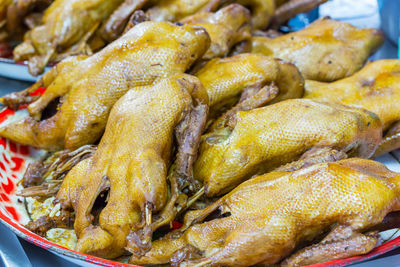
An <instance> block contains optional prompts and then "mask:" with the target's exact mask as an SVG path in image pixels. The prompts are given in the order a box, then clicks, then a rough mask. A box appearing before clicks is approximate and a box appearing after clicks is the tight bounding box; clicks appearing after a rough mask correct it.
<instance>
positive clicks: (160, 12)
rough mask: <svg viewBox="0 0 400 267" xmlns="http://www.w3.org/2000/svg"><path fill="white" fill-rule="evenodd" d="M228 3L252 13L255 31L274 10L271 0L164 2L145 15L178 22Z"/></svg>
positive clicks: (265, 23) (263, 25) (261, 27)
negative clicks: (239, 5) (235, 4)
mask: <svg viewBox="0 0 400 267" xmlns="http://www.w3.org/2000/svg"><path fill="white" fill-rule="evenodd" d="M229 3H237V4H241V5H243V6H245V7H247V8H249V9H250V10H251V11H252V25H253V27H254V28H255V29H263V28H265V27H266V26H267V25H268V23H269V20H270V19H271V17H272V15H273V13H274V10H275V3H274V1H273V0H228V1H226V0H216V1H215V0H197V1H186V0H166V1H161V2H160V3H159V4H158V5H156V6H154V7H152V8H150V9H149V10H147V12H146V14H147V15H148V16H149V17H150V19H151V20H155V21H163V20H168V21H179V20H181V19H183V18H184V17H187V16H190V15H193V14H195V13H198V12H202V11H205V12H213V11H216V10H218V9H219V8H221V6H223V5H224V4H229Z"/></svg>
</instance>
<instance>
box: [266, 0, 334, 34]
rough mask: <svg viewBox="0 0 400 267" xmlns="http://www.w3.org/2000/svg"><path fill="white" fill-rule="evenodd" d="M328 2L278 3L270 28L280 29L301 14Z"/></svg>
mask: <svg viewBox="0 0 400 267" xmlns="http://www.w3.org/2000/svg"><path fill="white" fill-rule="evenodd" d="M327 1H328V0H290V1H288V2H287V3H281V5H280V3H279V2H282V1H276V2H277V3H276V4H277V5H279V6H277V9H276V11H275V14H274V17H273V18H272V19H271V23H270V27H271V28H278V27H279V26H280V25H282V24H283V23H285V22H286V21H288V20H289V19H291V18H293V17H295V16H296V15H297V14H300V13H307V12H309V11H311V10H313V9H314V8H316V7H318V6H319V5H321V4H323V3H325V2H327Z"/></svg>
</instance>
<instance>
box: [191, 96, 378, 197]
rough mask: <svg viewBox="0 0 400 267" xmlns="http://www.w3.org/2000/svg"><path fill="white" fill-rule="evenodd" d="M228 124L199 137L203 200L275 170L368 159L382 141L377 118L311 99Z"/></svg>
mask: <svg viewBox="0 0 400 267" xmlns="http://www.w3.org/2000/svg"><path fill="white" fill-rule="evenodd" d="M231 119H232V120H233V121H234V122H233V123H229V122H228V123H227V126H223V127H220V128H216V129H214V130H213V131H211V132H209V133H207V134H205V135H204V136H203V138H202V139H203V141H202V144H201V145H200V151H199V157H198V159H197V161H196V162H195V165H194V177H195V179H197V180H199V181H200V182H202V183H203V184H204V192H205V194H206V195H207V196H208V197H213V196H217V195H221V194H223V193H227V192H229V191H230V190H231V189H233V188H234V187H235V186H237V185H238V184H239V183H241V182H243V181H245V180H247V179H249V178H251V177H252V176H254V175H259V174H264V173H266V172H269V171H272V170H274V169H276V168H278V167H280V168H279V170H281V171H283V170H295V169H298V168H301V167H304V166H307V165H309V164H314V163H318V162H323V161H326V160H337V159H341V158H344V157H346V156H347V155H348V156H351V157H362V158H369V157H371V156H372V154H373V153H374V152H375V150H376V147H377V145H378V144H379V143H380V141H381V139H382V125H381V122H380V120H379V118H378V116H377V115H376V114H374V113H372V112H369V111H367V110H364V109H359V108H354V107H347V106H344V105H340V104H336V103H324V102H319V101H313V100H310V99H290V100H285V101H282V102H279V103H276V104H273V105H270V106H266V107H262V108H257V109H253V110H250V111H239V112H237V113H236V114H235V116H233V117H232V118H231ZM288 163H289V164H288ZM285 164H288V165H285ZM282 165H284V166H282Z"/></svg>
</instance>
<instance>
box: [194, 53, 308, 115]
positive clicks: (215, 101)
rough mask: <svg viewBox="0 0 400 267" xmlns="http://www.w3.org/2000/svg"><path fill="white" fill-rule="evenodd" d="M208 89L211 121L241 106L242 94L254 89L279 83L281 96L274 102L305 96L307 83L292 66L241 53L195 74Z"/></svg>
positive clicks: (259, 55) (207, 66) (260, 56)
mask: <svg viewBox="0 0 400 267" xmlns="http://www.w3.org/2000/svg"><path fill="white" fill-rule="evenodd" d="M195 75H196V76H197V77H198V78H199V79H200V81H201V83H202V84H203V86H204V88H205V89H206V90H207V93H208V96H209V98H210V99H209V103H210V118H216V117H217V116H218V115H220V114H221V111H223V110H226V109H227V108H230V107H232V106H233V105H234V104H236V103H237V101H238V99H239V97H240V94H241V93H242V92H243V90H245V89H246V88H248V87H251V86H260V87H263V86H266V85H269V84H271V83H272V82H275V84H276V86H277V87H278V89H279V94H278V96H277V97H276V98H275V99H274V100H272V101H271V102H270V103H271V104H272V103H276V102H279V101H282V100H285V99H289V98H300V97H302V96H303V87H304V80H303V78H302V76H301V74H300V72H299V71H298V69H297V68H296V67H295V66H294V65H293V64H291V63H286V62H284V61H281V60H278V59H273V58H271V57H268V56H264V55H262V54H239V55H237V56H233V57H229V58H216V59H213V60H211V61H209V62H208V63H207V64H206V65H205V66H204V67H202V68H201V69H200V70H199V71H198V72H197V73H196V74H195Z"/></svg>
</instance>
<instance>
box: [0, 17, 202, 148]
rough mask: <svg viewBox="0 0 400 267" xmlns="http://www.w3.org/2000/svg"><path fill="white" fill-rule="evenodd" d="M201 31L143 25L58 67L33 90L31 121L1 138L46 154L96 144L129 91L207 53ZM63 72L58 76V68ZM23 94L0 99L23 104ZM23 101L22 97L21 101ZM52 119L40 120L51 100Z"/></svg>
mask: <svg viewBox="0 0 400 267" xmlns="http://www.w3.org/2000/svg"><path fill="white" fill-rule="evenodd" d="M209 43H210V39H209V37H208V34H207V33H206V32H205V30H204V29H203V28H199V27H196V26H189V25H185V26H176V25H173V24H170V23H167V22H144V23H141V24H139V25H137V26H135V27H134V28H132V29H131V30H130V31H129V32H127V33H126V34H125V35H124V36H123V37H122V38H120V39H118V40H117V41H115V42H113V43H111V44H110V45H108V46H107V47H105V48H104V49H103V50H101V51H100V52H99V53H97V54H95V55H93V56H91V57H88V58H86V59H79V58H74V59H70V60H68V61H67V62H66V63H64V62H62V63H60V64H58V65H57V67H56V68H55V70H54V71H52V72H50V73H49V74H46V75H45V76H44V78H43V79H42V81H41V82H39V84H36V85H35V86H34V87H33V89H34V88H37V87H38V86H44V87H46V88H47V90H46V92H45V93H44V95H42V96H41V97H40V98H39V99H37V100H36V101H35V102H33V103H32V104H30V105H29V106H28V110H29V112H30V117H28V118H26V119H25V120H23V121H17V122H14V123H11V124H9V125H5V126H3V127H1V128H0V136H3V137H6V138H9V139H11V140H14V141H16V142H18V143H21V144H25V145H32V146H36V147H40V148H44V149H47V150H60V149H62V148H64V147H65V148H67V149H71V150H73V149H76V148H78V147H80V146H83V145H85V144H92V143H94V142H96V141H97V140H98V139H100V137H101V135H102V133H103V131H104V127H105V125H106V122H107V118H108V114H109V112H110V110H111V108H112V106H113V105H114V103H115V102H116V101H117V100H118V99H119V98H120V97H121V96H123V95H124V94H125V93H126V92H127V91H128V90H129V89H131V88H133V87H136V86H145V85H151V84H153V82H154V81H155V80H156V79H157V78H161V77H168V76H170V75H174V74H176V73H183V72H184V71H185V70H186V69H187V68H188V67H189V66H190V65H191V64H192V63H193V62H194V61H195V60H196V59H198V58H201V57H202V56H203V54H204V53H205V51H207V49H208V47H209ZM71 62H72V63H73V64H72V65H75V66H72V68H71V67H66V68H65V70H63V67H65V66H66V65H67V66H70V65H71ZM29 90H30V89H28V90H27V91H25V92H22V93H19V94H12V95H11V96H8V97H6V98H4V99H3V102H5V103H7V100H8V99H15V98H17V100H19V101H20V102H22V103H25V102H26V98H25V97H24V94H25V95H28V93H29ZM21 95H22V96H21ZM57 98H60V106H59V107H58V110H57V113H56V114H55V115H53V116H52V117H50V118H45V119H43V120H39V119H40V117H41V116H42V112H43V111H44V110H45V108H46V107H47V106H48V105H49V103H51V102H52V101H53V100H55V99H57Z"/></svg>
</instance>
